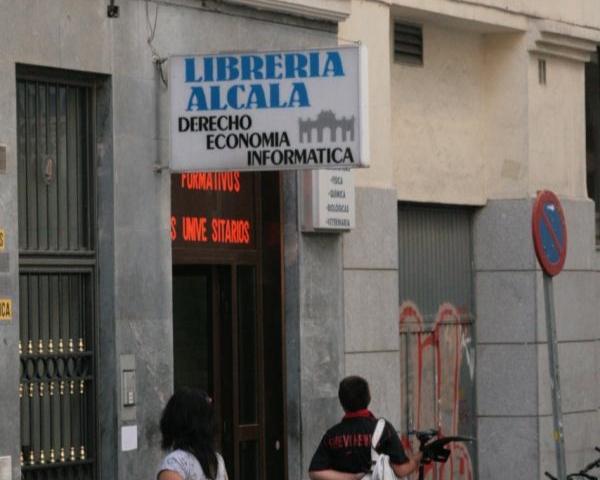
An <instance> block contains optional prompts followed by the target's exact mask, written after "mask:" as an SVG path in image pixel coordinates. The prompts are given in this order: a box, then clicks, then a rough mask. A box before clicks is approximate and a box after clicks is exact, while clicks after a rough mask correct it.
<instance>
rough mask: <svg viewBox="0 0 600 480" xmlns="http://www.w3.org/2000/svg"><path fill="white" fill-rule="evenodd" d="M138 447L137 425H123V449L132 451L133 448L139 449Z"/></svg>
mask: <svg viewBox="0 0 600 480" xmlns="http://www.w3.org/2000/svg"><path fill="white" fill-rule="evenodd" d="M137 448H138V438H137V425H128V426H126V427H121V451H123V452H130V451H131V450H137Z"/></svg>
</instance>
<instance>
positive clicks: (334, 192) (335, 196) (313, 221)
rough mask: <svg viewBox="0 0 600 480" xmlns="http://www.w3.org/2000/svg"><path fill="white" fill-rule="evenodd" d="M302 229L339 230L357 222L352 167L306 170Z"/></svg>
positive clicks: (344, 229)
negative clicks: (349, 168) (347, 168)
mask: <svg viewBox="0 0 600 480" xmlns="http://www.w3.org/2000/svg"><path fill="white" fill-rule="evenodd" d="M302 196H303V202H302V209H303V224H302V229H303V230H304V231H306V232H310V231H320V232H328V231H329V232H339V231H347V230H351V229H353V228H354V227H355V224H356V207H355V205H356V202H355V194H354V176H353V172H352V171H350V170H314V171H310V172H304V180H303V184H302Z"/></svg>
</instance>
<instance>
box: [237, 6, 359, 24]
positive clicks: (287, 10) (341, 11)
mask: <svg viewBox="0 0 600 480" xmlns="http://www.w3.org/2000/svg"><path fill="white" fill-rule="evenodd" d="M225 1H226V2H227V3H231V4H235V5H244V6H247V7H252V8H256V9H258V10H266V11H271V12H278V13H284V14H287V15H294V16H297V17H304V18H310V19H315V20H321V21H325V22H334V23H338V22H341V21H342V20H345V19H346V18H348V16H349V15H350V1H349V0H328V1H326V2H323V1H320V2H315V1H314V0H312V1H311V0H304V1H303V0H295V1H293V0H290V1H286V0H225ZM324 4H326V5H327V7H326V6H324Z"/></svg>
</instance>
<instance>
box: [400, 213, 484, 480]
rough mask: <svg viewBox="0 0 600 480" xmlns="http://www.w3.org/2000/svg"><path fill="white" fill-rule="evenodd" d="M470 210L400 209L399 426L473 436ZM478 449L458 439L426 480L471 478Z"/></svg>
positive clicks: (472, 317) (427, 475) (467, 479)
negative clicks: (447, 458) (447, 455)
mask: <svg viewBox="0 0 600 480" xmlns="http://www.w3.org/2000/svg"><path fill="white" fill-rule="evenodd" d="M471 215H472V212H471V211H470V210H469V209H465V208H451V207H442V206H427V205H402V204H401V205H400V206H399V208H398V246H399V284H400V353H401V358H400V365H401V372H400V378H401V412H402V423H403V425H402V431H410V430H423V429H429V428H437V429H439V430H440V431H441V433H442V435H446V436H449V435H456V434H462V435H468V436H473V437H474V436H475V427H476V426H475V402H474V399H475V382H474V372H475V363H474V345H473V343H474V342H472V334H473V323H474V315H473V292H472V290H473V286H472V283H473V282H472V269H471V258H472V248H471ZM404 441H405V443H407V444H408V442H409V439H408V438H405V439H404ZM413 447H414V445H413ZM475 453H476V450H475V448H474V446H473V445H463V444H460V443H453V444H452V445H451V456H450V459H449V461H448V462H447V463H446V464H430V465H428V466H427V467H426V472H425V478H426V480H442V479H443V480H473V479H474V478H475V475H476V465H475V461H476V457H475ZM411 478H412V477H411ZM415 478H416V477H415Z"/></svg>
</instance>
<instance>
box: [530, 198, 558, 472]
mask: <svg viewBox="0 0 600 480" xmlns="http://www.w3.org/2000/svg"><path fill="white" fill-rule="evenodd" d="M531 229H532V233H533V246H534V249H535V254H536V255H537V258H538V261H539V262H540V265H541V266H542V270H544V306H545V310H546V334H547V335H548V367H549V368H548V370H549V373H550V390H551V392H552V417H553V423H554V435H553V437H554V442H555V450H556V466H557V473H558V478H559V479H560V480H566V478H567V473H566V470H567V468H566V462H565V436H564V429H563V415H562V405H561V393H560V374H559V372H560V369H559V366H558V343H557V340H556V314H555V311H554V292H553V288H552V277H554V276H555V275H558V274H559V273H560V272H561V270H562V268H563V266H564V264H565V259H566V258H567V224H566V222H565V215H564V213H563V209H562V205H561V204H560V200H559V199H558V197H557V196H556V195H555V194H554V193H552V192H550V191H548V190H543V191H541V192H538V195H537V198H536V199H535V203H534V205H533V212H532V215H531Z"/></svg>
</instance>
